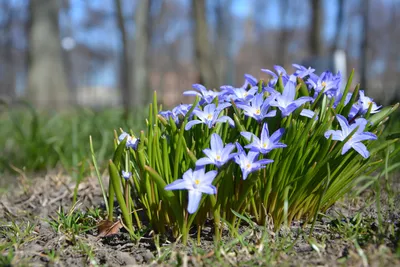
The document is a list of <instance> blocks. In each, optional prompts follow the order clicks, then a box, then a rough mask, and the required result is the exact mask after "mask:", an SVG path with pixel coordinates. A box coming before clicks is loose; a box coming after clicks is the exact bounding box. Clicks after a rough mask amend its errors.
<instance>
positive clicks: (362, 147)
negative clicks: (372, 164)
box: [351, 142, 369, 159]
mask: <svg viewBox="0 0 400 267" xmlns="http://www.w3.org/2000/svg"><path fill="white" fill-rule="evenodd" d="M351 146H352V147H353V148H354V150H355V151H357V152H358V153H359V154H360V155H361V156H363V158H365V159H366V158H368V157H369V151H368V150H367V147H366V146H365V145H364V144H363V143H360V142H356V143H352V144H351Z"/></svg>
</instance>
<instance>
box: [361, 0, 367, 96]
mask: <svg viewBox="0 0 400 267" xmlns="http://www.w3.org/2000/svg"><path fill="white" fill-rule="evenodd" d="M362 7H363V8H362V17H363V26H362V40H361V47H360V52H361V57H360V76H361V77H360V86H361V88H363V89H367V88H368V79H367V71H368V68H367V64H368V28H369V0H364V1H363V2H362Z"/></svg>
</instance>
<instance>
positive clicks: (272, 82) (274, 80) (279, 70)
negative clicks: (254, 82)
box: [261, 65, 290, 88]
mask: <svg viewBox="0 0 400 267" xmlns="http://www.w3.org/2000/svg"><path fill="white" fill-rule="evenodd" d="M274 69H275V71H276V72H277V73H278V75H276V74H275V72H273V71H270V70H268V69H261V71H262V72H265V73H267V74H269V75H271V76H272V79H271V80H270V81H269V82H268V86H269V87H271V88H273V87H275V85H276V83H277V82H278V78H279V76H282V82H283V84H286V82H287V81H288V80H289V79H290V77H289V75H288V74H287V72H286V70H285V69H284V68H283V67H281V66H278V65H275V66H274Z"/></svg>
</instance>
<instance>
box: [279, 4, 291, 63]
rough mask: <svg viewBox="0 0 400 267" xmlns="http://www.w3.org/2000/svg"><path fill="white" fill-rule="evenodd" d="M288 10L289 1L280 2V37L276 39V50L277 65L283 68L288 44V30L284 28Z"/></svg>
mask: <svg viewBox="0 0 400 267" xmlns="http://www.w3.org/2000/svg"><path fill="white" fill-rule="evenodd" d="M288 9H289V1H288V0H281V12H280V13H281V18H280V22H281V31H280V37H279V39H278V43H277V48H278V51H277V52H278V62H277V63H278V64H280V65H282V66H285V63H286V57H287V55H286V50H287V42H288V40H287V39H288V33H289V32H288V31H289V29H288V28H287V27H286V23H287V19H288V16H287V14H288Z"/></svg>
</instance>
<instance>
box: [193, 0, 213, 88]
mask: <svg viewBox="0 0 400 267" xmlns="http://www.w3.org/2000/svg"><path fill="white" fill-rule="evenodd" d="M192 7H193V13H194V14H193V15H194V20H195V31H194V46H195V58H196V64H197V66H198V69H199V72H200V77H199V82H200V83H201V84H203V85H204V86H206V87H207V88H210V87H212V86H218V84H217V82H216V75H215V70H214V66H213V64H212V59H211V49H210V41H209V38H208V25H207V19H206V5H205V0H192Z"/></svg>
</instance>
